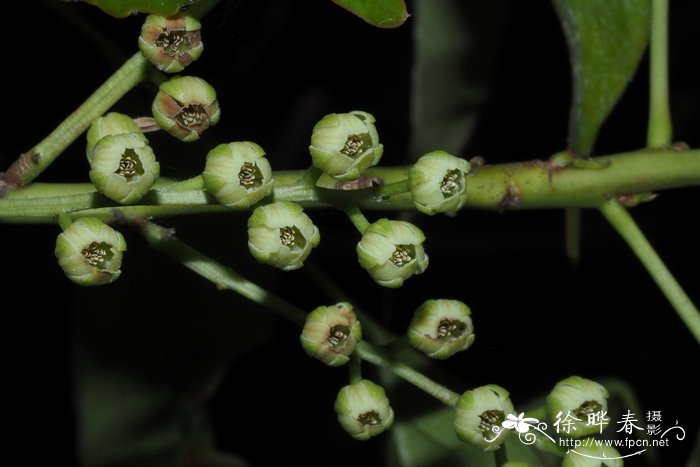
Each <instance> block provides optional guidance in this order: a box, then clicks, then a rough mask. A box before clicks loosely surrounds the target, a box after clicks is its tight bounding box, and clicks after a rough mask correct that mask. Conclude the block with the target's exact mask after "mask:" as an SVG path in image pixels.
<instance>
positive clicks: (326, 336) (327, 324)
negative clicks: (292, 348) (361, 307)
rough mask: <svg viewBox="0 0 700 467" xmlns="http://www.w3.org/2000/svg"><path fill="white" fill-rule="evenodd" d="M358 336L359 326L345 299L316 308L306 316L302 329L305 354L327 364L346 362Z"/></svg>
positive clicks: (333, 364)
mask: <svg viewBox="0 0 700 467" xmlns="http://www.w3.org/2000/svg"><path fill="white" fill-rule="evenodd" d="M360 339H362V327H361V326H360V322H359V321H357V317H356V316H355V313H354V311H353V309H352V305H351V304H349V303H347V302H340V303H338V304H336V305H331V306H320V307H318V308H316V309H315V310H314V311H312V312H311V313H309V315H308V316H307V317H306V323H305V324H304V329H303V330H302V331H301V346H302V347H303V348H304V350H305V351H306V353H307V354H308V355H309V356H311V357H314V358H317V359H319V360H321V361H322V362H323V363H325V364H326V365H329V366H340V365H344V364H345V363H347V362H348V360H350V354H351V353H352V352H353V350H355V345H357V343H358V341H359V340H360Z"/></svg>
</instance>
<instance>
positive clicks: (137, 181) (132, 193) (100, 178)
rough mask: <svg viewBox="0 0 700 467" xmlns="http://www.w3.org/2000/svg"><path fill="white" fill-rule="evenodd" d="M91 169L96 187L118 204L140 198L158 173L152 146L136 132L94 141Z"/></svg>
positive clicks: (91, 177)
mask: <svg viewBox="0 0 700 467" xmlns="http://www.w3.org/2000/svg"><path fill="white" fill-rule="evenodd" d="M90 169H91V170H90V180H92V183H93V184H94V185H95V188H97V191H99V192H100V193H102V194H103V195H105V196H106V197H107V198H109V199H111V200H113V201H116V202H117V203H120V204H131V203H135V202H136V201H138V200H140V199H141V198H142V197H143V195H145V194H146V193H147V192H148V190H150V189H151V187H152V186H153V183H155V181H156V180H157V179H158V176H159V175H160V165H159V164H158V162H156V157H155V155H154V154H153V150H152V149H151V147H150V146H148V144H147V143H146V142H145V141H144V138H142V137H141V136H140V135H138V134H136V133H129V134H123V135H113V136H105V137H104V138H102V139H101V140H100V141H99V142H98V143H97V144H96V145H95V149H94V151H93V153H92V158H91V159H90Z"/></svg>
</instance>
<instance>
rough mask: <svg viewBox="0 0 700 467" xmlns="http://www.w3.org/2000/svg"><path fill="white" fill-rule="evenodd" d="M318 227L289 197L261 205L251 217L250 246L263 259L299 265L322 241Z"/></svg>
mask: <svg viewBox="0 0 700 467" xmlns="http://www.w3.org/2000/svg"><path fill="white" fill-rule="evenodd" d="M320 240H321V235H320V234H319V232H318V228H317V227H316V226H315V225H314V223H313V222H312V221H311V219H309V216H307V215H306V214H305V213H304V210H303V209H302V207H301V206H299V205H298V204H296V203H292V202H289V201H281V202H277V203H271V204H267V205H265V206H259V207H257V208H255V211H253V215H252V216H250V218H249V219H248V248H249V249H250V252H251V253H252V255H253V256H254V257H255V259H257V260H258V261H260V262H261V263H266V264H269V265H271V266H274V267H276V268H279V269H282V270H283V271H291V270H293V269H299V268H300V267H302V266H303V265H304V260H306V258H307V257H308V256H309V253H311V249H312V248H314V247H316V246H317V245H318V242H319V241H320Z"/></svg>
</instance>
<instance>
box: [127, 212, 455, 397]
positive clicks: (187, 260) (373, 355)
mask: <svg viewBox="0 0 700 467" xmlns="http://www.w3.org/2000/svg"><path fill="white" fill-rule="evenodd" d="M132 223H133V224H134V225H135V226H136V227H138V228H139V229H140V231H141V232H142V234H143V235H144V237H145V238H146V240H147V241H148V243H149V244H150V245H151V246H153V248H155V249H156V250H158V251H160V252H162V253H164V254H166V255H168V256H170V257H171V258H173V259H175V260H176V261H179V262H180V263H182V264H183V266H185V267H186V268H188V269H190V270H192V271H194V272H195V273H197V274H198V275H200V276H202V277H203V278H205V279H207V280H209V281H211V282H213V283H214V284H216V286H217V287H218V288H219V289H227V290H232V291H234V292H236V293H238V294H240V295H242V296H243V297H245V298H247V299H248V300H250V301H252V302H254V303H257V304H259V305H262V306H264V307H266V308H268V309H270V310H272V311H274V312H275V313H277V314H278V315H280V316H281V317H282V318H284V319H286V320H288V321H291V322H292V323H294V324H296V325H297V326H299V327H301V326H303V325H304V322H305V321H306V313H305V312H304V311H303V310H301V309H300V308H298V307H296V306H294V305H292V304H291V303H289V302H286V301H285V300H283V299H281V298H279V297H277V296H276V295H273V294H271V293H270V292H267V291H266V290H264V289H263V288H262V287H260V286H258V285H257V284H255V283H253V282H250V281H249V280H248V279H246V278H244V277H242V276H241V275H239V274H238V273H236V272H235V271H233V270H232V269H230V268H227V267H226V266H223V265H221V264H219V263H217V262H216V261H214V260H213V259H211V258H209V257H208V256H206V255H204V254H202V253H200V252H199V251H197V250H195V249H194V248H192V247H190V246H189V245H187V244H186V243H184V242H182V241H181V240H178V239H177V238H176V237H175V233H174V232H173V230H171V229H166V228H164V227H161V226H159V225H156V224H154V223H152V222H148V221H144V220H142V219H137V220H134V221H132ZM355 355H357V356H358V357H360V358H361V359H362V360H365V361H367V362H369V363H372V364H373V365H378V366H381V367H383V368H386V369H388V370H389V371H391V372H393V373H394V374H396V375H397V376H399V377H400V378H403V379H405V380H406V381H408V382H409V383H411V384H413V385H415V386H417V387H418V388H420V389H422V390H423V391H425V392H427V393H428V394H430V395H431V396H433V397H435V398H437V399H439V400H440V401H441V402H443V403H444V404H447V405H449V406H454V405H455V404H456V403H457V400H459V394H457V393H455V392H452V391H450V390H449V389H447V388H446V387H444V386H442V385H440V384H438V383H436V382H435V381H433V380H431V379H430V378H428V377H427V376H425V375H423V374H422V373H419V372H418V371H416V370H414V369H413V368H411V367H409V366H408V365H406V364H404V363H401V362H398V361H397V360H395V359H393V358H392V357H391V356H389V355H386V354H385V353H383V352H382V351H380V350H379V349H378V348H377V347H375V346H374V345H372V344H370V343H369V342H366V341H362V342H360V344H359V345H358V346H357V348H356V350H355ZM355 370H358V371H359V367H357V368H355Z"/></svg>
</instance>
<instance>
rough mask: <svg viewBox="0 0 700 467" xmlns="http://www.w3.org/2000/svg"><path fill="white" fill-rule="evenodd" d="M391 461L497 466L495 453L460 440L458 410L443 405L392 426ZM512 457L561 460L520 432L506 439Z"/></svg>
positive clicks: (410, 465) (408, 466) (405, 466)
mask: <svg viewBox="0 0 700 467" xmlns="http://www.w3.org/2000/svg"><path fill="white" fill-rule="evenodd" d="M391 441H392V444H391V451H390V463H389V465H390V466H392V467H398V466H401V467H442V466H445V467H448V466H454V465H461V466H465V467H493V465H494V455H493V452H483V451H479V450H477V449H475V448H472V447H471V446H470V445H468V444H466V443H464V442H462V441H460V440H459V439H458V438H457V435H456V434H455V430H454V409H451V408H449V407H442V408H440V409H438V410H434V411H432V412H428V413H427V414H423V415H421V416H418V417H415V418H413V419H411V420H408V421H400V422H398V423H396V424H395V425H394V427H393V428H392V429H391ZM506 449H507V452H508V458H509V459H510V460H518V461H521V462H527V463H528V464H530V465H539V466H542V467H550V466H552V467H553V466H555V465H559V463H560V462H561V461H560V460H559V459H558V458H557V457H556V456H552V455H550V454H545V453H543V452H540V451H538V450H536V449H534V448H533V447H530V446H526V445H525V444H523V443H522V442H521V441H520V440H519V439H518V436H517V433H515V434H513V433H511V434H510V436H509V437H508V439H507V440H506Z"/></svg>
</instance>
